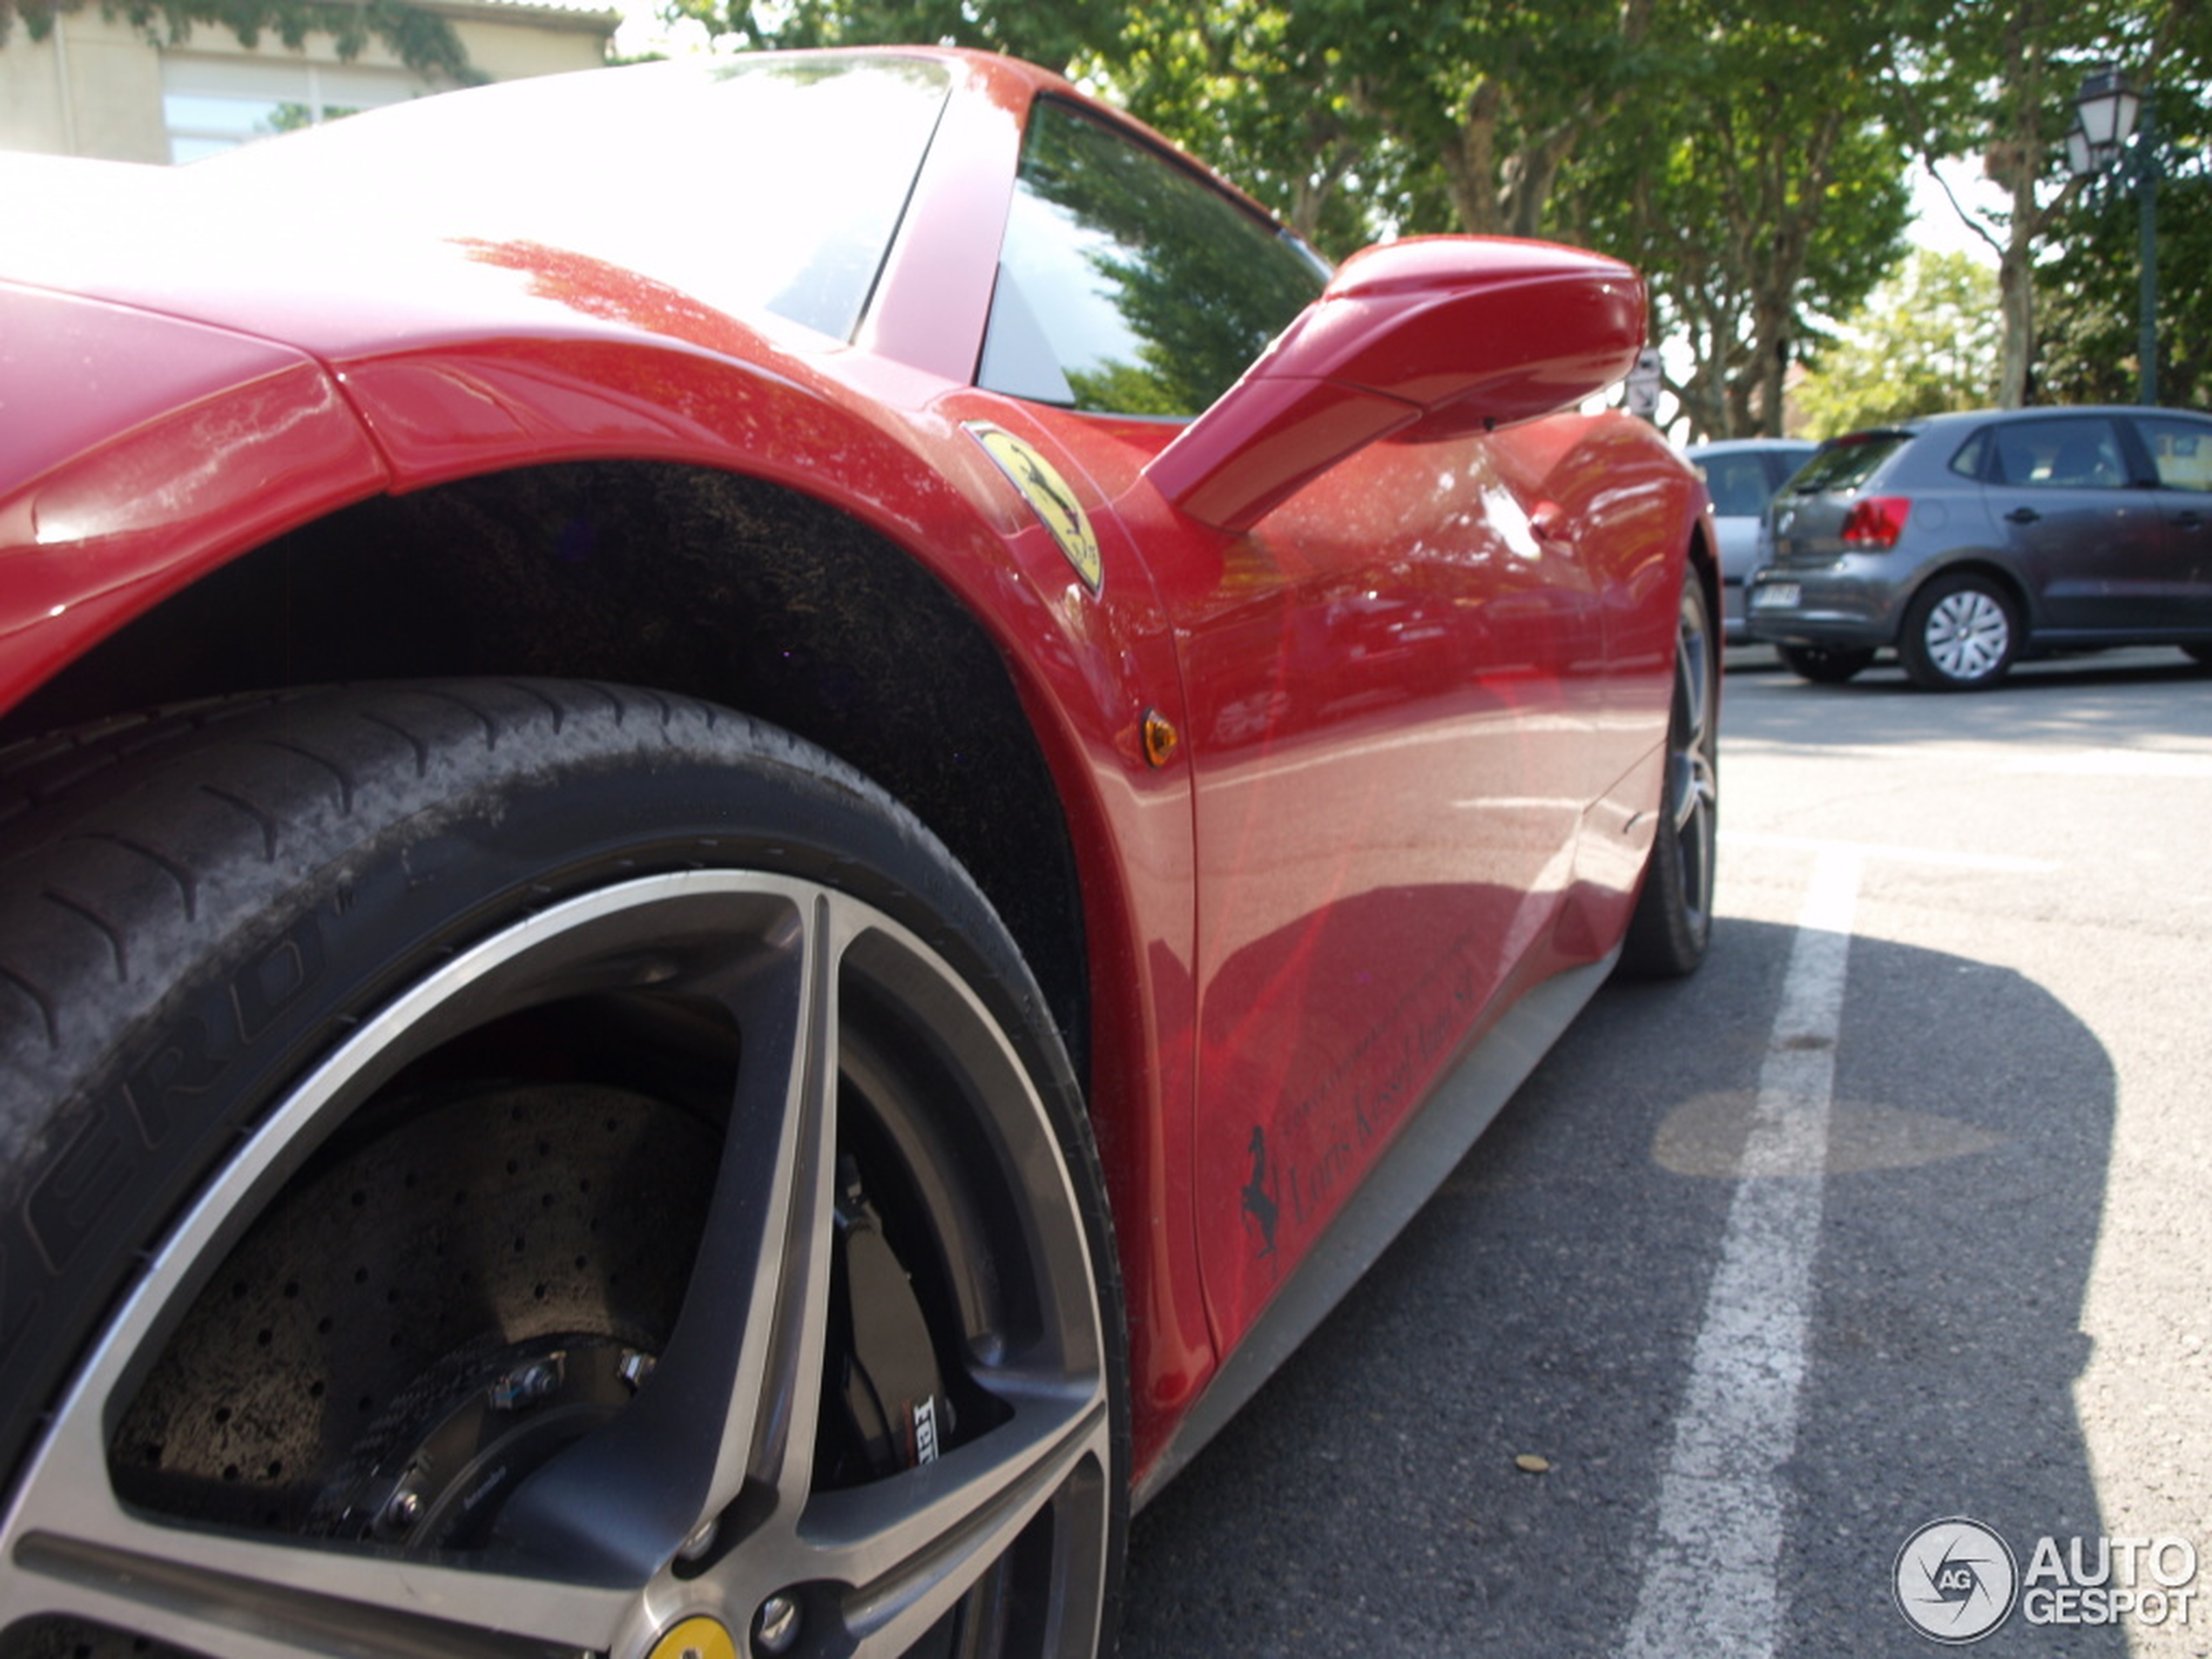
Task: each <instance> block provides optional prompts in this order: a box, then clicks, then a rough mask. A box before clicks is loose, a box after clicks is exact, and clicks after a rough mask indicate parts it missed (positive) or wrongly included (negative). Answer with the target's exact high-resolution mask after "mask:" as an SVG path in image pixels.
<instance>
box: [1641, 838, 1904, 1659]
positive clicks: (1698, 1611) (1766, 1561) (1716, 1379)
mask: <svg viewBox="0 0 2212 1659" xmlns="http://www.w3.org/2000/svg"><path fill="white" fill-rule="evenodd" d="M1861 853H1862V850H1861V849H1851V850H1844V849H1840V848H1832V847H1831V848H1830V849H1828V850H1825V851H1823V852H1822V853H1821V854H1820V855H1819V857H1818V858H1817V860H1815V862H1814V865H1813V871H1812V880H1811V886H1810V887H1809V888H1808V890H1807V892H1806V894H1805V900H1804V910H1803V912H1802V914H1800V915H1799V917H1798V919H1797V938H1796V939H1795V941H1793V942H1792V944H1791V948H1790V962H1789V967H1788V968H1787V969H1786V970H1785V971H1784V978H1783V983H1782V1006H1781V1008H1780V1009H1779V1010H1778V1011H1777V1014H1776V1015H1775V1021H1774V1029H1773V1034H1772V1035H1771V1037H1770V1040H1769V1042H1768V1044H1767V1053H1766V1060H1765V1062H1764V1065H1763V1066H1762V1067H1761V1068H1760V1071H1759V1089H1758V1101H1757V1106H1756V1108H1755V1109H1754V1111H1753V1114H1752V1119H1751V1133H1750V1139H1749V1140H1748V1141H1747V1142H1746V1143H1745V1145H1744V1149H1743V1171H1742V1176H1741V1178H1740V1179H1739V1181H1738V1183H1737V1189H1736V1197H1735V1199H1734V1202H1733V1203H1732V1204H1730V1207H1729V1213H1728V1225H1727V1227H1726V1229H1725V1231H1723V1235H1722V1240H1721V1258H1720V1264H1719V1266H1718V1268H1717V1269H1716V1271H1715V1272H1714V1275H1713V1283H1712V1287H1711V1289H1710V1291H1709V1292H1708V1294H1707V1297H1706V1301H1705V1315H1704V1319H1703V1324H1702V1325H1700V1327H1699V1330H1698V1333H1697V1342H1696V1347H1695V1349H1694V1350H1693V1351H1692V1353H1691V1357H1690V1371H1689V1387H1688V1390H1687V1392H1686V1393H1685V1395H1684V1398H1683V1406H1682V1410H1681V1413H1680V1414H1679V1415H1678V1416H1677V1417H1676V1422H1675V1444H1674V1450H1673V1452H1672V1453H1671V1454H1670V1456H1669V1459H1668V1462H1667V1469H1666V1473H1665V1474H1664V1475H1663V1476H1662V1478H1661V1480H1660V1484H1659V1527H1658V1537H1657V1538H1656V1541H1654V1543H1653V1546H1652V1550H1651V1555H1650V1558H1649V1561H1648V1562H1647V1564H1646V1566H1645V1569H1644V1576H1643V1585H1642V1591H1641V1593H1640V1594H1639V1595H1638V1596H1637V1599H1636V1610H1635V1618H1634V1620H1633V1621H1632V1622H1630V1624H1629V1632H1628V1635H1627V1638H1626V1639H1625V1640H1624V1641H1623V1642H1622V1647H1621V1652H1622V1656H1623V1659H1676V1656H1680V1655H1683V1654H1693V1653H1694V1654H1698V1655H1702V1656H1711V1659H1733V1656H1751V1655H1761V1656H1764V1655H1770V1654H1772V1653H1773V1651H1774V1647H1775V1642H1776V1641H1777V1637H1778V1636H1779V1635H1780V1632H1781V1628H1782V1616H1783V1612H1784V1609H1783V1607H1782V1599H1781V1591H1780V1588H1779V1586H1778V1584H1777V1580H1776V1572H1775V1569H1776V1565H1777V1561H1779V1559H1780V1556H1781V1550H1782V1541H1783V1537H1784V1530H1785V1528H1786V1526H1787V1523H1788V1521H1789V1516H1788V1514H1787V1506H1786V1503H1785V1501H1784V1498H1785V1494H1784V1484H1783V1480H1782V1477H1781V1474H1780V1473H1779V1471H1780V1470H1781V1468H1782V1467H1783V1465H1784V1463H1786V1462H1787V1461H1788V1460H1789V1459H1790V1457H1791V1453H1793V1452H1794V1451H1795V1449H1796V1447H1797V1399H1798V1394H1799V1393H1800V1390H1801V1388H1802V1386H1803V1384H1804V1374H1805V1365H1806V1354H1807V1352H1808V1349H1809V1345H1810V1340H1811V1323H1812V1301H1813V1284H1812V1266H1813V1257H1814V1254H1815V1252H1816V1251H1817V1249H1818V1246H1819V1242H1820V1211H1821V1202H1822V1187H1823V1184H1824V1180H1825V1176H1826V1159H1827V1149H1828V1119H1829V1115H1830V1112H1831V1109H1832V1107H1833V1103H1834V1100H1835V1092H1836V1044H1837V1039H1838V1035H1839V1033H1840V1031H1841V1029H1842V1016H1843V1008H1844V970H1845V968H1846V965H1847V963H1848V961H1849V958H1850V953H1851V921H1852V915H1853V913H1854V911H1855V910H1856V908H1857V907H1858V887H1859V875H1860V872H1861V869H1862V867H1863V865H1864V859H1863V857H1862V856H1861Z"/></svg>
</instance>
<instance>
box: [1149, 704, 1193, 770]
mask: <svg viewBox="0 0 2212 1659" xmlns="http://www.w3.org/2000/svg"><path fill="white" fill-rule="evenodd" d="M1182 746H1183V738H1181V736H1179V735H1178V734H1177V732H1176V729H1175V727H1174V726H1173V725H1170V723H1169V721H1168V718H1167V717H1166V716H1165V715H1163V714H1162V713H1161V712H1160V711H1159V710H1157V709H1147V710H1145V711H1144V758H1145V759H1146V760H1148V761H1150V763H1151V764H1152V766H1153V769H1154V770H1155V771H1157V770H1158V769H1159V768H1160V767H1162V766H1164V765H1167V764H1168V762H1169V761H1170V760H1172V759H1175V752H1176V751H1177V749H1179V748H1181V747H1182Z"/></svg>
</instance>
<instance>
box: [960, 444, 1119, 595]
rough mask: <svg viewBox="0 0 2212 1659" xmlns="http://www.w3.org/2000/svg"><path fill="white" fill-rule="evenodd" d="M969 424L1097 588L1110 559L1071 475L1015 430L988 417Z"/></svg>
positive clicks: (1086, 579)
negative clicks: (1101, 552)
mask: <svg viewBox="0 0 2212 1659" xmlns="http://www.w3.org/2000/svg"><path fill="white" fill-rule="evenodd" d="M968 431H969V432H970V433H972V434H973V435H974V438H975V442H978V443H980V444H981V445H982V446H983V452H984V454H986V455H989V456H990V458H991V459H992V460H994V461H995V462H998V467H999V470H1000V471H1001V472H1002V473H1004V474H1005V475H1006V477H1007V482H1008V483H1010V484H1012V485H1013V486H1014V487H1015V489H1018V490H1020V491H1021V492H1022V500H1024V501H1026V502H1028V503H1029V508H1030V510H1031V511H1033V512H1035V514H1036V516H1037V518H1038V520H1039V521H1040V522H1041V523H1042V524H1043V525H1044V527H1045V529H1048V530H1050V531H1051V532H1052V539H1053V540H1054V541H1055V542H1056V543H1059V545H1060V550H1061V551H1062V553H1064V554H1066V555H1067V556H1068V563H1070V564H1072V565H1074V566H1075V567H1076V575H1077V576H1079V577H1082V579H1083V585H1084V586H1085V587H1087V588H1089V590H1091V591H1092V592H1093V593H1096V592H1097V591H1098V589H1099V584H1100V583H1102V582H1103V581H1104V580H1105V576H1106V565H1105V561H1104V560H1103V559H1102V558H1100V556H1099V554H1098V536H1097V533H1096V531H1094V530H1093V529H1091V527H1090V519H1089V516H1087V515H1086V514H1085V513H1084V512H1083V509H1082V504H1081V503H1080V502H1077V501H1076V492H1075V491H1074V490H1072V489H1069V488H1068V481H1067V480H1066V479H1065V478H1062V476H1061V475H1060V474H1059V473H1058V472H1057V471H1056V470H1055V469H1054V467H1053V464H1052V463H1051V462H1049V461H1047V460H1046V459H1045V458H1044V457H1043V456H1042V455H1039V454H1038V453H1037V452H1036V450H1035V448H1033V447H1031V446H1030V445H1028V444H1027V443H1024V442H1022V440H1021V439H1019V438H1017V437H1015V435H1013V434H1012V433H1011V432H1008V431H1006V430H1004V429H1003V428H999V427H995V426H992V425H990V424H988V422H986V421H969V422H968Z"/></svg>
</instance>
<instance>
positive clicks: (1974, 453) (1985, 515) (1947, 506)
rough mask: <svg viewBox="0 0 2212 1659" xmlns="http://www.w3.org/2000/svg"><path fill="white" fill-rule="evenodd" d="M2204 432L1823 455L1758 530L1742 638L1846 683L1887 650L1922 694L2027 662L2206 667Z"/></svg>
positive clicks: (2011, 424) (2114, 419) (2209, 491)
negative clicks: (1760, 546) (2176, 659)
mask: <svg viewBox="0 0 2212 1659" xmlns="http://www.w3.org/2000/svg"><path fill="white" fill-rule="evenodd" d="M2209 517H2212V417H2207V416H2205V415H2195V414H2189V413H2186V412H2183V411H2181V410H2175V409H2143V408H2060V409H2020V410H2010V411H2004V412H1994V411H1984V412H1981V413H1978V414H1971V415H1934V416H1931V417H1929V418H1927V419H1925V420H1919V421H1908V422H1905V424H1903V425H1901V426H1898V427H1894V428H1879V429H1876V430H1871V431H1865V432H1854V433H1851V434H1850V435H1848V436H1845V437H1841V438H1837V439H1834V440H1833V441H1831V442H1829V443H1827V444H1824V445H1823V446H1822V448H1821V449H1820V451H1819V453H1818V454H1817V455H1815V456H1814V457H1813V458H1812V460H1811V462H1808V463H1807V464H1806V466H1805V467H1804V470H1802V471H1801V472H1799V473H1798V474H1797V476H1796V477H1795V478H1793V479H1791V481H1790V483H1789V485H1788V487H1787V489H1785V490H1784V493H1783V494H1782V495H1780V496H1777V498H1776V499H1775V502H1774V504H1773V506H1772V508H1771V509H1770V516H1769V520H1768V526H1767V529H1768V534H1767V538H1766V545H1767V550H1768V557H1767V561H1766V562H1765V563H1764V564H1763V565H1762V568H1761V569H1759V570H1757V571H1755V572H1754V573H1753V575H1752V577H1751V580H1750V587H1749V588H1748V590H1746V598H1747V604H1746V607H1745V613H1746V616H1747V618H1748V620H1749V624H1750V635H1751V637H1753V638H1755V639H1763V640H1768V641H1770V642H1772V643H1773V644H1775V645H1776V646H1777V648H1778V650H1779V651H1780V652H1781V656H1782V659H1783V661H1784V663H1786V664H1788V665H1789V666H1790V667H1791V669H1793V670H1794V671H1797V673H1799V674H1801V675H1803V676H1804V678H1807V679H1812V680H1821V681H1828V682H1841V681H1844V680H1847V679H1850V678H1851V677H1852V676H1853V675H1855V674H1857V673H1858V671H1860V670H1862V669H1864V668H1865V667H1866V666H1867V664H1870V663H1871V662H1872V661H1873V660H1874V658H1875V655H1876V653H1877V652H1878V651H1882V650H1885V649H1887V648H1894V649H1895V651H1897V654H1898V660H1899V661H1900V662H1901V663H1902V664H1904V667H1905V672H1906V673H1907V674H1909V675H1911V676H1912V679H1913V680H1914V681H1915V683H1917V684H1919V685H1924V686H1926V687H1928V688H1930V689H1931V690H1935V691H1966V690H1971V689H1973V688H1976V687H1979V686H1986V685H1994V684H1995V683H1996V682H1997V681H1998V680H2000V679H2001V678H2004V676H2005V674H2006V671H2007V670H2009V669H2010V668H2011V667H2012V665H2013V663H2014V662H2016V661H2018V660H2019V659H2020V657H2021V656H2022V655H2023V654H2030V653H2040V652H2043V651H2061V650H2063V651H2075V650H2089V649H2095V648H2099V647H2103V646H2111V645H2144V644H2175V645H2179V646H2181V647H2182V649H2183V650H2184V651H2188V654H2189V655H2190V656H2192V657H2194V658H2196V660H2197V661H2199V662H2201V663H2212V525H2208V518H2209Z"/></svg>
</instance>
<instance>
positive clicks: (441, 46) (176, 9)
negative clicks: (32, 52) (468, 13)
mask: <svg viewBox="0 0 2212 1659" xmlns="http://www.w3.org/2000/svg"><path fill="white" fill-rule="evenodd" d="M87 3H89V0H0V43H4V42H5V41H6V40H7V38H8V37H9V35H10V33H12V32H13V30H14V27H15V24H17V22H21V23H22V24H23V26H24V32H25V33H27V34H28V35H30V37H31V38H32V39H33V40H44V38H45V37H47V35H48V34H50V33H51V31H52V30H53V26H54V19H55V17H57V16H58V15H59V14H61V13H64V12H70V11H81V10H84V7H85V5H86V4H87ZM98 3H99V9H100V11H101V13H102V14H103V15H104V16H106V17H119V18H121V19H122V20H123V21H125V23H127V24H130V25H131V26H132V28H134V29H137V30H138V31H139V32H140V33H142V34H143V35H145V37H146V38H147V39H149V40H151V41H152V42H153V43H154V44H156V45H158V46H173V45H177V44H180V43H182V42H184V41H186V40H189V39H190V38H191V37H192V30H193V29H194V28H195V27H197V26H199V25H202V24H205V25H206V26H208V27H211V28H220V29H227V30H230V32H231V33H232V34H233V35H235V36H237V37H238V38H239V40H240V41H241V42H243V43H244V44H246V45H247V46H254V45H258V44H260V38H261V37H262V36H263V35H264V34H272V35H274V36H275V37H277V38H278V39H279V40H280V41H282V42H283V43H284V44H286V45H287V46H290V47H293V48H295V49H297V48H298V47H300V46H303V45H305V44H307V37H308V36H309V35H311V34H315V33H318V32H320V33H325V34H328V35H330V36H332V37H334V39H335V40H336V42H337V47H338V55H339V56H340V57H342V58H347V59H351V58H354V57H358V56H360V54H361V50H362V48H364V47H365V46H367V45H368V43H369V42H370V41H372V40H377V41H381V42H382V43H383V44H385V45H387V46H388V47H390V48H391V50H392V51H393V52H394V54H395V55H396V56H397V57H398V58H399V59H400V61H401V63H403V64H406V65H407V66H408V68H409V69H412V70H414V71H416V72H417V73H418V74H421V75H422V76H423V77H425V78H428V79H434V80H436V79H442V80H447V81H450V82H453V83H455V84H459V85H469V84H474V83H475V82H477V81H481V80H482V78H483V76H482V72H481V71H478V70H476V69H475V67H474V66H473V65H472V64H470V63H469V54H468V51H467V50H466V49H465V48H464V47H463V46H462V44H461V37H460V36H459V35H458V34H456V33H455V31H454V27H453V24H451V23H450V22H449V21H448V20H447V19H446V18H445V17H442V16H441V15H440V14H439V13H437V12H435V11H432V10H429V9H428V8H427V7H426V6H422V5H418V4H413V3H409V0H349V3H346V4H329V3H322V0H98Z"/></svg>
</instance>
